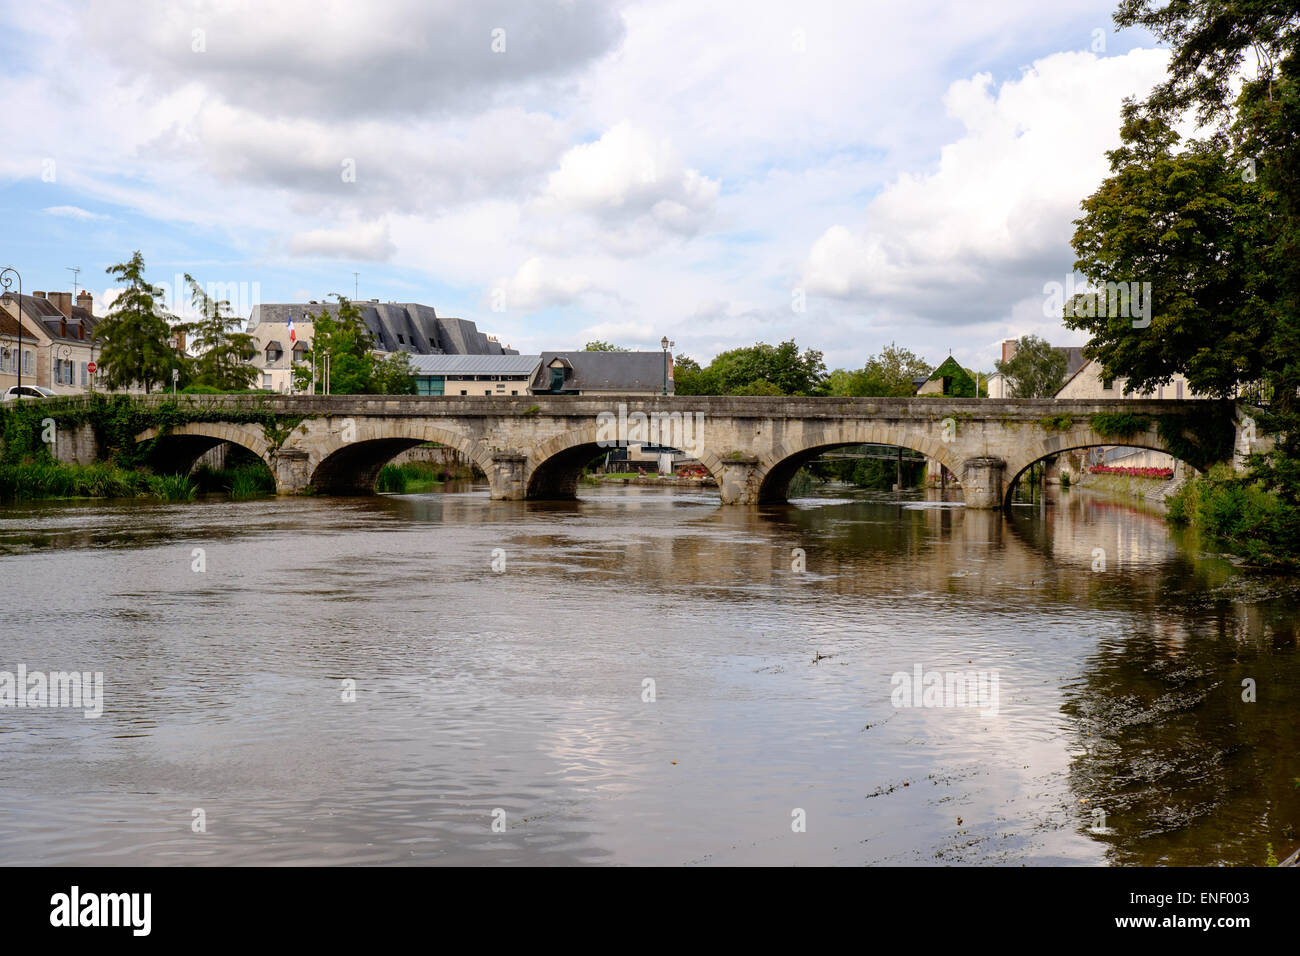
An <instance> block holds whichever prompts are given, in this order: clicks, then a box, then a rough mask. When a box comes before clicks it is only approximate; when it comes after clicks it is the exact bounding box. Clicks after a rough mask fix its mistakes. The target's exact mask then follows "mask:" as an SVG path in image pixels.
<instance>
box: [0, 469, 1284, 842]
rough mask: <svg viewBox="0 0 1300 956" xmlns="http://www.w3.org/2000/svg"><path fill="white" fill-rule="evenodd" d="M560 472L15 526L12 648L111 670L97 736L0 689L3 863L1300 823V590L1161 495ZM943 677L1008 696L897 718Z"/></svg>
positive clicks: (1274, 831)
mask: <svg viewBox="0 0 1300 956" xmlns="http://www.w3.org/2000/svg"><path fill="white" fill-rule="evenodd" d="M581 494H582V499H581V500H580V501H578V502H570V503H562V504H556V503H523V502H494V501H491V500H489V498H488V496H487V494H486V490H485V488H484V487H481V486H468V485H449V486H447V487H446V488H444V489H443V490H441V491H438V492H435V493H431V494H426V495H412V496H397V497H389V496H380V497H375V498H368V499H365V498H352V499H327V498H281V499H263V500H258V501H252V502H229V501H223V500H206V501H196V502H191V503H184V504H154V503H147V502H142V501H129V502H103V501H71V502H49V503H35V504H21V505H11V506H7V507H5V508H3V509H2V510H0V515H2V516H3V517H2V519H0V581H2V582H3V594H4V601H3V605H4V609H3V611H0V621H2V622H3V623H0V635H3V637H2V640H0V651H2V653H0V670H8V671H15V670H16V668H17V667H18V666H19V665H20V664H21V665H23V666H25V667H26V669H27V671H28V672H32V671H44V672H51V671H59V670H74V669H75V670H77V671H84V672H102V674H103V681H104V684H103V714H102V716H100V717H98V718H87V717H85V716H84V715H83V713H82V711H80V710H75V709H71V708H47V709H40V708H25V709H19V708H16V707H6V708H3V709H0V862H2V863H4V864H87V865H101V864H107V865H118V864H250V865H259V864H272V865H274V864H444V863H445V864H578V863H602V864H669V865H678V864H778V865H790V864H799V865H809V864H842V865H862V864H902V865H934V864H1005V865H1020V864H1029V865H1044V864H1049V865H1050V864H1081V865H1105V864H1119V865H1134V864H1143V865H1152V864H1170V865H1184V864H1230V865H1236V864H1252V865H1258V864H1261V863H1263V862H1264V857H1265V854H1266V845H1267V844H1271V845H1272V846H1273V849H1274V852H1275V853H1276V855H1277V856H1278V857H1279V858H1280V857H1283V856H1285V855H1286V854H1287V853H1290V852H1291V851H1292V850H1294V849H1295V847H1296V845H1297V843H1300V838H1297V835H1296V833H1295V832H1294V831H1293V830H1292V826H1294V825H1298V824H1300V759H1298V758H1297V753H1298V751H1300V748H1298V747H1297V737H1298V736H1300V660H1298V659H1297V653H1296V621H1297V613H1298V610H1300V593H1298V591H1297V588H1296V587H1295V583H1294V581H1291V580H1289V579H1286V578H1278V577H1271V576H1266V575H1261V574H1258V573H1253V572H1247V571H1243V570H1240V569H1238V568H1235V567H1234V566H1233V565H1232V564H1230V563H1229V562H1227V561H1226V560H1224V559H1222V558H1217V557H1213V556H1210V555H1206V554H1203V553H1201V551H1200V550H1199V548H1198V547H1197V546H1196V543H1195V541H1193V540H1190V539H1186V538H1184V537H1180V536H1179V535H1177V534H1174V533H1171V532H1170V531H1169V530H1168V529H1167V528H1166V526H1165V524H1164V522H1163V520H1162V519H1161V517H1160V516H1159V514H1157V513H1155V512H1154V511H1152V510H1150V509H1147V508H1144V507H1139V506H1136V505H1128V504H1123V503H1117V502H1114V501H1108V500H1105V499H1102V498H1099V497H1094V496H1092V495H1090V494H1089V493H1088V492H1086V491H1083V490H1080V489H1074V490H1072V491H1069V492H1066V493H1058V492H1056V491H1055V490H1053V491H1051V492H1050V493H1049V497H1048V499H1047V500H1046V501H1044V502H1040V503H1038V504H1032V503H1030V504H1024V505H1018V506H1016V507H1014V508H1013V509H1012V510H1011V513H1010V515H1009V516H1003V515H1001V514H994V513H986V512H974V511H972V512H967V511H965V510H964V509H963V508H962V507H961V506H960V505H959V504H957V503H956V502H942V501H938V500H935V493H934V492H930V493H929V497H928V499H925V498H923V497H922V496H921V494H920V493H917V494H916V495H913V496H912V497H911V498H910V499H909V500H904V501H900V500H896V499H895V498H894V497H893V496H891V495H880V494H873V493H870V492H863V491H855V490H850V489H847V488H843V487H838V488H837V487H829V486H828V487H824V488H822V489H821V490H820V491H819V492H818V494H817V496H816V497H812V498H806V499H801V500H798V501H796V502H795V503H794V504H792V505H791V506H788V507H782V508H773V509H762V510H757V511H755V510H749V509H744V508H722V507H720V506H719V505H718V504H717V498H716V496H711V495H710V494H709V493H708V492H707V491H700V492H691V491H684V490H683V491H663V490H658V489H653V488H637V487H628V488H619V489H602V488H595V489H592V488H584V489H583V490H582V492H581ZM498 549H499V550H498ZM796 549H799V550H796ZM801 566H802V569H801ZM931 672H937V673H939V674H940V675H941V676H942V675H950V674H959V675H969V676H971V677H975V676H976V675H983V677H982V678H981V679H982V680H984V681H985V683H984V684H983V685H981V686H983V687H984V688H986V689H988V688H992V689H993V692H994V694H995V695H996V696H992V697H984V698H981V699H980V701H979V703H980V704H981V705H980V706H972V704H973V703H975V702H974V701H971V700H970V699H967V700H965V701H964V702H963V701H962V700H961V699H960V698H953V699H947V698H944V699H940V700H938V701H937V703H939V704H943V705H948V704H952V705H953V706H924V705H923V704H925V700H924V698H923V696H922V695H921V693H919V688H918V694H917V695H916V699H915V700H914V701H912V703H913V704H922V705H923V706H895V704H896V703H898V702H899V699H898V694H899V689H900V688H901V687H903V686H905V685H906V684H907V680H911V679H912V678H913V677H914V676H916V675H918V674H928V673H931ZM903 678H906V680H904V679H903ZM994 679H995V680H994ZM1243 681H1253V682H1254V697H1255V699H1254V701H1253V702H1252V701H1248V700H1243V696H1245V697H1250V696H1251V694H1250V693H1249V692H1248V691H1249V686H1247V687H1243ZM974 686H975V685H974V684H971V687H974ZM931 703H935V701H931Z"/></svg>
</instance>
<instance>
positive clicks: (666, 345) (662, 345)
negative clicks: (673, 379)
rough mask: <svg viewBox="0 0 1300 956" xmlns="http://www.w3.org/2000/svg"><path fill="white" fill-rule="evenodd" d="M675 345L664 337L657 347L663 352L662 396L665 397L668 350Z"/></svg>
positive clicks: (666, 391)
mask: <svg viewBox="0 0 1300 956" xmlns="http://www.w3.org/2000/svg"><path fill="white" fill-rule="evenodd" d="M676 344H677V343H675V342H669V341H668V336H666V335H665V336H664V337H663V338H662V339H660V340H659V347H660V348H661V349H663V350H664V394H665V395H667V394H668V350H669V349H670V348H672V347H673V346H675V345H676Z"/></svg>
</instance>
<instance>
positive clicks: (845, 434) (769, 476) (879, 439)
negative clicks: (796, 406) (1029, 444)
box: [724, 420, 961, 504]
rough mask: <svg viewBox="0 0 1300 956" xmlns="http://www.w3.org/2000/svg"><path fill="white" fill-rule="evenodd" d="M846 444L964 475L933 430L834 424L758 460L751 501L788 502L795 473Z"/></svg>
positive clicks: (783, 444) (804, 434)
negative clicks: (900, 454) (886, 450)
mask: <svg viewBox="0 0 1300 956" xmlns="http://www.w3.org/2000/svg"><path fill="white" fill-rule="evenodd" d="M846 445H893V446H895V447H898V448H904V449H907V450H908V451H913V452H917V453H919V454H922V455H925V456H926V457H928V458H933V459H934V460H935V461H938V462H939V463H940V464H942V465H943V466H944V467H946V468H947V469H948V471H949V472H951V473H952V475H953V476H954V477H955V478H959V477H960V476H961V462H960V461H959V460H958V456H957V455H956V454H955V453H954V451H953V449H952V448H950V447H949V445H947V444H945V443H944V442H943V441H942V440H940V439H939V438H938V437H936V435H935V432H934V430H933V428H931V429H929V430H926V429H924V428H923V427H921V426H920V425H919V424H916V425H912V424H902V423H895V422H875V423H873V422H863V421H853V420H845V421H831V422H824V423H818V425H817V427H815V428H805V429H803V431H802V433H801V434H800V435H798V436H797V437H790V438H787V439H785V440H784V441H780V442H777V443H776V444H775V445H774V447H773V448H772V450H771V451H769V452H767V453H766V454H764V455H763V456H762V457H761V458H759V459H758V461H757V463H756V465H755V467H754V473H753V477H752V479H751V482H752V485H751V493H752V495H753V497H752V500H753V501H754V503H756V504H780V503H782V502H784V501H786V494H787V492H788V491H789V488H790V481H791V479H793V478H794V475H795V472H797V471H798V470H799V469H800V468H802V467H803V466H804V465H805V464H807V463H808V462H810V461H812V460H813V459H814V458H816V457H818V456H819V455H822V454H824V453H826V452H828V451H832V450H834V449H836V448H843V447H845V446H846ZM724 500H725V498H724Z"/></svg>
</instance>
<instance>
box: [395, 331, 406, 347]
mask: <svg viewBox="0 0 1300 956" xmlns="http://www.w3.org/2000/svg"><path fill="white" fill-rule="evenodd" d="M397 344H398V345H405V344H406V336H404V335H403V334H402V333H401V332H398V333H397Z"/></svg>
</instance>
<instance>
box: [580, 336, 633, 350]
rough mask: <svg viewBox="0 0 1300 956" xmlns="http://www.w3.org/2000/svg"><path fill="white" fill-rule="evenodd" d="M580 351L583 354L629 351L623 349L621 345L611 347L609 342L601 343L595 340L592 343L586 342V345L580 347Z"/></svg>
mask: <svg viewBox="0 0 1300 956" xmlns="http://www.w3.org/2000/svg"><path fill="white" fill-rule="evenodd" d="M582 350H583V351H584V352H627V351H629V350H628V349H625V348H623V346H621V345H613V344H611V343H609V342H602V341H600V340H599V339H597V340H596V341H594V342H588V343H587V344H586V345H584V346H583V347H582Z"/></svg>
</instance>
